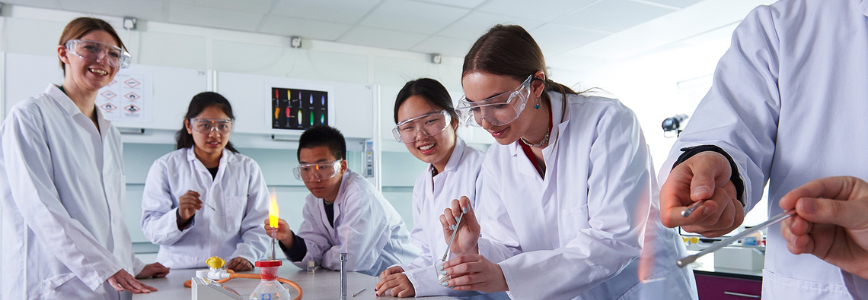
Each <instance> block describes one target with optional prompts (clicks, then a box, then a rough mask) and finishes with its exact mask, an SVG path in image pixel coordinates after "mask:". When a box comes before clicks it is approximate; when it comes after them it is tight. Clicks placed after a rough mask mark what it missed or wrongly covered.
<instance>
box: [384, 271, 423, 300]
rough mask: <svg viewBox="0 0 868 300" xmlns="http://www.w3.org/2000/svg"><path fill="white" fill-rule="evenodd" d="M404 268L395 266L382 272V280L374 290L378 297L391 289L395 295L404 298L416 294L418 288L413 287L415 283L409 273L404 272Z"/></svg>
mask: <svg viewBox="0 0 868 300" xmlns="http://www.w3.org/2000/svg"><path fill="white" fill-rule="evenodd" d="M403 272H404V268H401V267H399V266H394V267H390V268H388V269H386V270H385V271H383V273H380V282H378V283H377V286H376V287H374V292H376V293H377V297H379V296H380V295H385V294H386V292H387V291H389V290H390V289H391V290H392V291H391V295H392V296H393V297H398V298H404V297H413V296H415V295H416V289H415V288H413V283H412V282H410V278H407V274H404V273H403Z"/></svg>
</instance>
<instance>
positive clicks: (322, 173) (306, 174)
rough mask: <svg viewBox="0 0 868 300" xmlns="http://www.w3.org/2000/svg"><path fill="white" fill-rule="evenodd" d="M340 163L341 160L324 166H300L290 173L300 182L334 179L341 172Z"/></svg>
mask: <svg viewBox="0 0 868 300" xmlns="http://www.w3.org/2000/svg"><path fill="white" fill-rule="evenodd" d="M341 161H343V160H340V159H339V160H336V161H333V162H330V163H324V164H300V165H298V166H297V167H295V168H293V169H292V173H293V174H295V179H298V180H301V181H312V180H313V179H319V180H326V179H330V178H332V177H335V175H337V174H338V172H340V171H341Z"/></svg>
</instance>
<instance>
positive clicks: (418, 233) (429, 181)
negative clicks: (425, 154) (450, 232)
mask: <svg viewBox="0 0 868 300" xmlns="http://www.w3.org/2000/svg"><path fill="white" fill-rule="evenodd" d="M484 157H485V153H483V152H482V151H479V150H476V149H474V148H472V147H470V146H468V145H467V144H466V143H464V140H462V139H461V138H460V137H458V138H456V140H455V148H454V149H453V150H452V155H451V156H450V157H449V161H448V162H447V163H446V167H445V168H443V172H440V173H439V174H437V176H432V173H431V170H432V169H433V166H431V165H429V166H428V168H426V169H425V172H422V174H420V175H419V177H417V178H416V185H415V186H413V223H414V227H413V231H412V232H411V233H410V237H411V239H412V241H413V244H414V245H416V246H419V248H421V249H422V254H421V255H419V257H417V258H416V259H414V260H413V261H412V262H410V263H409V264H405V265H401V267H402V268H404V274H406V275H407V278H408V279H410V283H412V284H413V288H414V289H415V290H416V297H422V296H435V295H471V294H469V293H467V292H463V293H462V292H459V291H454V290H452V289H449V288H446V287H443V286H441V285H440V282H439V281H438V279H437V274H436V273H435V269H434V262H436V261H437V260H439V259H440V258H442V257H443V253H444V252H445V251H446V242H445V239H444V237H443V225H441V224H440V215H442V214H443V210H445V209H446V208H449V207H450V205H451V203H452V200H453V199H458V198H460V197H461V196H467V198H469V199H470V203H471V205H472V206H473V207H476V194H477V191H478V190H479V188H480V187H481V186H480V185H481V183H482V181H481V180H479V171H480V169H481V167H482V159H483V158H484ZM447 259H448V258H447Z"/></svg>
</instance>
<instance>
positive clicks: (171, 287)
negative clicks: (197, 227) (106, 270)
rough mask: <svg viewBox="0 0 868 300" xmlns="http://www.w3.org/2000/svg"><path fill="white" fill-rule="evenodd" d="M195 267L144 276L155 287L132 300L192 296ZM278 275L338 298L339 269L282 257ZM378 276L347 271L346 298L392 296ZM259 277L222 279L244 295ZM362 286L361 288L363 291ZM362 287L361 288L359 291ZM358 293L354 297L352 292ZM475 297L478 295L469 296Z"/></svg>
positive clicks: (312, 293) (319, 295)
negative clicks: (380, 291)
mask: <svg viewBox="0 0 868 300" xmlns="http://www.w3.org/2000/svg"><path fill="white" fill-rule="evenodd" d="M196 270H202V269H172V270H171V271H170V272H169V275H167V276H166V277H165V278H150V279H143V280H142V282H143V283H145V284H147V285H150V286H153V287H155V288H157V290H158V291H156V292H152V293H149V294H138V295H133V299H134V300H147V299H156V300H176V299H178V300H180V299H191V298H192V290H191V289H190V288H185V287H184V281H187V280H190V278H192V277H194V276H195V275H196ZM258 272H259V269H258V268H254V269H253V271H250V272H243V273H254V274H258ZM278 276H280V277H283V278H286V279H289V280H291V281H294V282H295V283H296V284H298V285H299V286H300V287H301V288H302V291H303V292H304V295H303V298H302V299H329V300H333V299H339V298H340V295H341V292H340V278H341V275H340V272H338V271H331V270H325V269H321V268H317V269H316V271H315V272H313V273H308V272H307V271H305V270H301V269H299V268H298V267H296V266H295V265H292V264H290V263H288V262H286V261H284V264H283V266H281V267H280V269H279V270H278ZM378 280H379V279H378V278H377V277H375V276H370V275H365V274H362V273H357V272H349V273H347V299H360V300H363V299H384V298H385V299H389V298H393V297H391V296H380V297H377V296H376V294H375V293H374V287H375V286H376V284H377V281H378ZM259 282H260V281H259V280H254V279H245V278H235V279H232V280H229V281H228V282H226V283H225V285H226V286H227V287H230V288H232V289H234V290H235V291H237V292H238V293H239V294H240V295H241V296H242V297H243V299H247V298H248V297H249V296H250V294H251V293H253V290H254V289H255V288H256V286H257V285H259ZM283 286H284V287H285V288H286V289H287V290H288V291H289V292H290V294H291V295H292V297H293V298H295V297H296V296H297V295H298V292H297V291H296V290H295V288H293V287H291V286H289V285H283ZM362 289H364V291H362ZM359 291H361V292H359ZM356 293H358V294H357V295H356V296H355V297H353V294H356ZM425 298H426V299H460V298H452V297H445V296H443V297H425ZM472 298H473V299H477V298H479V297H472Z"/></svg>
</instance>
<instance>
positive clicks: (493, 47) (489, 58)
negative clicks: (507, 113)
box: [461, 24, 579, 99]
mask: <svg viewBox="0 0 868 300" xmlns="http://www.w3.org/2000/svg"><path fill="white" fill-rule="evenodd" d="M478 71H483V72H486V73H491V74H494V75H502V76H509V77H512V78H513V79H515V80H518V81H519V82H522V81H524V80H525V79H527V77H528V76H530V75H532V74H535V73H536V72H537V71H542V72H543V74H545V78H546V81H545V91H552V90H553V91H558V92H560V93H561V94H564V98H566V94H579V93H577V92H575V91H573V90H572V89H571V88H569V87H567V86H565V85H563V84H560V83H557V82H554V81H552V80H551V79H549V75H548V72H546V60H545V57H543V53H542V50H540V48H539V45H537V43H536V41H534V39H533V37H532V36H530V33H528V32H527V31H526V30H524V28H522V27H521V26H518V25H503V24H498V25H494V27H491V29H489V30H488V32H486V33H485V34H483V35H482V36H481V37H479V39H477V40H476V43H474V44H473V47H471V48H470V51H469V52H467V55H465V56H464V67H463V69H462V71H461V77H462V78H463V77H464V76H466V75H467V74H469V73H471V72H478ZM542 96H543V97H545V98H546V99H547V98H548V95H547V94H546V93H542Z"/></svg>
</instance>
